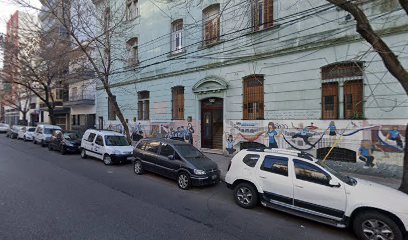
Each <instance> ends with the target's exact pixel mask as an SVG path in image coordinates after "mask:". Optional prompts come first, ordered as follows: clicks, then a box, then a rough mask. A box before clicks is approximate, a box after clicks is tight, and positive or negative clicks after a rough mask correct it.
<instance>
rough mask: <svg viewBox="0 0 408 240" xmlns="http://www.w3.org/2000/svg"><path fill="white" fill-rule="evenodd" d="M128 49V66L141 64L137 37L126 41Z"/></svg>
mask: <svg viewBox="0 0 408 240" xmlns="http://www.w3.org/2000/svg"><path fill="white" fill-rule="evenodd" d="M126 49H127V51H128V59H127V63H128V66H135V65H137V64H139V49H138V39H137V37H135V38H131V39H129V40H128V41H127V42H126Z"/></svg>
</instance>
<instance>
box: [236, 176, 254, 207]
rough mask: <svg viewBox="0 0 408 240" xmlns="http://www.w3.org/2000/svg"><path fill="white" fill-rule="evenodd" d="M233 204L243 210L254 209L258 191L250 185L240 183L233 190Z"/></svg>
mask: <svg viewBox="0 0 408 240" xmlns="http://www.w3.org/2000/svg"><path fill="white" fill-rule="evenodd" d="M234 198H235V202H236V203H237V204H238V205H239V206H241V207H243V208H248V209H249V208H254V207H256V205H257V204H258V191H257V190H256V188H255V187H254V186H253V185H252V184H250V183H245V182H244V183H240V184H238V185H237V186H236V187H235V188H234Z"/></svg>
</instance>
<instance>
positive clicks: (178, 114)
mask: <svg viewBox="0 0 408 240" xmlns="http://www.w3.org/2000/svg"><path fill="white" fill-rule="evenodd" d="M184 90H185V88H184V86H175V87H172V88H171V96H172V99H171V114H172V120H184V110H185V98H184V97H185V93H184Z"/></svg>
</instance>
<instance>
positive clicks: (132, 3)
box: [126, 0, 140, 21]
mask: <svg viewBox="0 0 408 240" xmlns="http://www.w3.org/2000/svg"><path fill="white" fill-rule="evenodd" d="M132 7H133V8H134V9H133V11H131V10H132ZM131 13H133V14H131ZM139 15H140V13H139V1H138V0H126V21H132V20H133V19H136V18H137V17H139Z"/></svg>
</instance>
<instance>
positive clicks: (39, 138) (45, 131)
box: [33, 124, 62, 147]
mask: <svg viewBox="0 0 408 240" xmlns="http://www.w3.org/2000/svg"><path fill="white" fill-rule="evenodd" d="M55 130H60V131H62V128H61V127H60V126H56V125H49V124H38V125H37V127H36V129H35V132H34V140H33V143H34V144H37V143H39V144H41V146H43V147H46V146H47V144H48V143H49V141H50V140H51V136H52V133H53V132H54V131H55Z"/></svg>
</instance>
